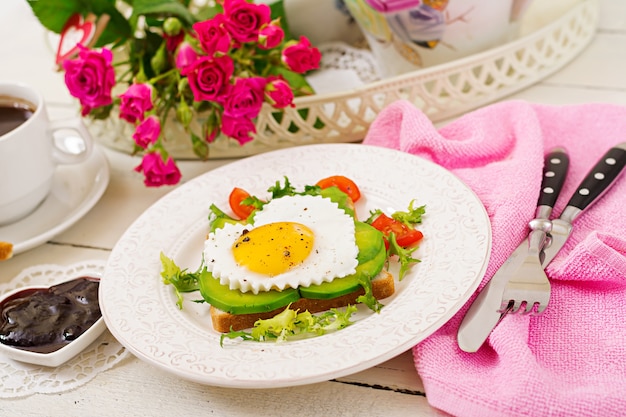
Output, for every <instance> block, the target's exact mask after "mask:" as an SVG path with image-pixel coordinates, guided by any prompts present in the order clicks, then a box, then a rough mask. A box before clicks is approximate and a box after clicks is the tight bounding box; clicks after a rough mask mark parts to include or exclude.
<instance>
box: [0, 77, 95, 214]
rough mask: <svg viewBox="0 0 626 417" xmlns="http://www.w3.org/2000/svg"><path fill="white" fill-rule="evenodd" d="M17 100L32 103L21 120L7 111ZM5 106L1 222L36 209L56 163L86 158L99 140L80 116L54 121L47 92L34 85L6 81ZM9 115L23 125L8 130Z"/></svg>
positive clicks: (1, 103) (1, 84) (1, 93)
mask: <svg viewBox="0 0 626 417" xmlns="http://www.w3.org/2000/svg"><path fill="white" fill-rule="evenodd" d="M15 105H20V106H26V107H29V108H30V110H32V114H31V115H30V117H27V118H26V120H24V121H23V122H21V123H19V121H18V118H13V115H14V113H15V112H14V111H13V110H6V109H7V107H9V106H11V107H13V108H14V107H15ZM3 111H4V113H2V114H0V123H4V124H3V125H0V126H4V127H5V128H4V129H3V130H4V132H2V131H0V225H2V224H8V223H12V222H15V221H17V220H19V219H21V218H22V217H25V216H26V215H28V214H29V213H31V212H32V211H33V210H34V209H35V208H36V207H37V206H38V205H39V204H40V203H41V202H42V201H43V200H44V199H45V198H46V196H47V195H48V193H49V192H50V189H51V187H52V180H53V177H54V172H55V170H56V167H57V166H58V165H60V164H76V163H80V162H83V161H85V160H86V159H87V157H88V156H89V155H90V153H91V150H92V147H93V139H92V137H91V135H90V134H89V132H88V131H87V129H86V128H85V126H84V124H83V122H82V120H81V119H80V118H78V117H77V118H72V119H68V120H59V121H50V120H49V119H48V114H47V112H46V106H45V103H44V100H43V97H42V96H41V94H40V93H39V92H38V91H36V90H35V89H33V88H32V87H30V86H27V85H25V84H22V83H18V82H7V81H0V112H3ZM25 114H30V113H25ZM7 118H10V119H11V120H13V121H14V122H15V123H14V124H18V125H17V126H16V127H14V128H12V129H11V130H8V131H7V129H9V127H7V126H9V124H8V123H9V122H8V121H7ZM76 134H78V135H79V137H78V139H77V136H76ZM68 144H70V145H71V146H68Z"/></svg>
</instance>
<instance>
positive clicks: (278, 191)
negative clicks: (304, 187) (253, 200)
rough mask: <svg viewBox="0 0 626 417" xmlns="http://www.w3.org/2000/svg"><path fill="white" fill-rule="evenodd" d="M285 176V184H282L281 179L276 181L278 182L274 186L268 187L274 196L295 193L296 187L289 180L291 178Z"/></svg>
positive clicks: (278, 196)
mask: <svg viewBox="0 0 626 417" xmlns="http://www.w3.org/2000/svg"><path fill="white" fill-rule="evenodd" d="M284 178H285V185H284V186H281V185H280V181H276V184H275V185H274V186H273V187H270V188H268V189H267V191H268V192H270V193H272V198H280V197H284V196H289V195H295V194H296V189H295V188H294V187H293V186H292V185H291V183H290V182H289V178H287V177H284Z"/></svg>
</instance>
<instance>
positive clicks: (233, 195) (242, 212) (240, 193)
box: [228, 187, 254, 220]
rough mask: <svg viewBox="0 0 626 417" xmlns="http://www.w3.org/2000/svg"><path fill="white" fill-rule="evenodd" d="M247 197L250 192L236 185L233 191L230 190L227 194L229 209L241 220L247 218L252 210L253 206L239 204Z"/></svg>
mask: <svg viewBox="0 0 626 417" xmlns="http://www.w3.org/2000/svg"><path fill="white" fill-rule="evenodd" d="M248 197H250V194H249V193H248V192H247V191H246V190H244V189H241V188H237V187H235V188H233V191H231V192H230V195H229V196H228V204H229V205H230V209H231V210H232V211H233V213H235V216H237V217H239V219H241V220H243V219H247V218H248V216H250V214H252V212H253V211H254V206H250V205H246V204H241V202H242V201H243V200H245V199H246V198H248Z"/></svg>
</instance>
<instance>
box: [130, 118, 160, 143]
mask: <svg viewBox="0 0 626 417" xmlns="http://www.w3.org/2000/svg"><path fill="white" fill-rule="evenodd" d="M160 134H161V121H160V120H159V118H158V117H156V116H149V117H146V119H145V120H144V121H143V122H141V123H140V124H139V125H138V126H137V128H136V129H135V133H134V134H133V139H134V140H135V143H136V144H137V145H138V146H140V147H141V148H143V149H146V148H147V147H148V146H149V145H150V144H152V143H155V142H156V141H157V139H158V138H159V135H160Z"/></svg>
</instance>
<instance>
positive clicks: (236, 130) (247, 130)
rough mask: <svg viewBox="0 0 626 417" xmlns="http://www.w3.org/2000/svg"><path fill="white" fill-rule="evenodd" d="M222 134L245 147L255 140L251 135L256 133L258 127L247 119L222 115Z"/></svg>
mask: <svg viewBox="0 0 626 417" xmlns="http://www.w3.org/2000/svg"><path fill="white" fill-rule="evenodd" d="M222 133H223V134H224V135H226V136H228V137H231V138H233V139H235V140H236V141H237V142H239V144H240V145H243V144H244V143H247V142H250V141H251V140H252V139H253V138H252V136H251V133H256V126H255V125H254V123H252V120H250V119H248V118H245V117H231V116H227V115H222Z"/></svg>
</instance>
